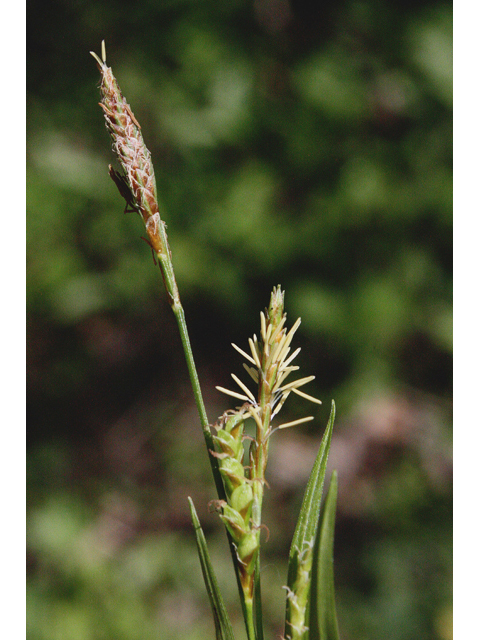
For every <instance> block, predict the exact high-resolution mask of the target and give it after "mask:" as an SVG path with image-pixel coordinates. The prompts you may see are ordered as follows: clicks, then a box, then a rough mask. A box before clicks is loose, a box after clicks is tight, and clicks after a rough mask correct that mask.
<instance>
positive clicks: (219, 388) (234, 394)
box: [215, 387, 251, 403]
mask: <svg viewBox="0 0 480 640" xmlns="http://www.w3.org/2000/svg"><path fill="white" fill-rule="evenodd" d="M215 389H217V391H221V392H222V393H226V394H227V396H232V398H238V399H239V400H244V401H245V402H248V403H250V402H251V400H250V398H247V396H244V395H242V394H241V393H237V392H236V391H230V390H229V389H225V388H224V387H215Z"/></svg>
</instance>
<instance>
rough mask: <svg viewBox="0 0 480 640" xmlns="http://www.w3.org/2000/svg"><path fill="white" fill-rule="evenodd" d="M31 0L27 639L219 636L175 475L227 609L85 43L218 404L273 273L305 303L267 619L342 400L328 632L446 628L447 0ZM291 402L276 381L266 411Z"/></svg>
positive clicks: (155, 290) (272, 510) (279, 444)
mask: <svg viewBox="0 0 480 640" xmlns="http://www.w3.org/2000/svg"><path fill="white" fill-rule="evenodd" d="M27 9H28V34H27V45H28V48H27V64H28V69H27V83H28V84H27V108H28V122H27V133H28V137H27V179H28V194H27V198H28V239H27V260H28V261H27V270H28V271H27V274H28V282H27V293H28V318H27V329H28V379H27V384H28V437H29V444H28V452H27V465H28V467H27V469H28V489H29V490H28V503H27V515H28V530H27V534H28V553H27V581H28V582H27V584H28V591H27V604H28V623H27V625H28V638H29V639H30V640H64V639H65V640H134V639H135V640H137V639H138V638H142V640H149V639H154V638H168V639H169V640H170V639H171V640H177V639H178V640H196V639H201V638H211V637H213V624H212V621H211V618H210V612H209V609H208V602H207V596H206V594H205V591H204V587H203V583H202V578H201V572H200V566H199V563H198V559H197V557H196V551H195V546H194V536H193V531H192V527H191V524H190V520H189V515H188V507H187V496H188V495H191V496H192V497H193V498H194V501H195V503H196V505H197V510H198V512H199V515H200V517H201V519H202V522H203V524H204V527H205V531H206V534H207V538H208V540H209V545H210V548H211V554H212V558H213V562H214V564H215V568H216V570H217V572H218V577H219V581H220V584H221V588H222V591H223V592H224V595H225V598H226V600H227V604H228V607H229V611H230V612H231V616H232V619H233V620H234V623H235V625H236V627H237V628H238V629H239V630H240V629H241V619H240V612H239V610H238V606H237V597H236V586H235V584H234V580H233V574H232V569H231V566H230V556H229V553H228V550H227V547H226V543H225V536H224V533H223V531H222V528H221V526H220V523H219V521H218V517H217V516H216V515H215V514H210V513H209V512H208V506H207V505H208V502H209V501H210V500H212V499H213V498H214V497H215V493H214V489H213V486H212V481H211V477H210V470H209V465H208V459H207V454H206V452H205V449H204V444H203V437H202V434H201V429H200V426H199V421H198V418H197V415H196V410H195V406H194V403H193V399H192V393H191V389H190V387H189V383H188V375H187V371H186V366H185V362H184V357H183V353H182V350H181V344H180V340H179V337H178V334H177V330H176V325H175V321H174V318H173V315H172V313H171V311H170V308H169V306H168V304H167V301H166V297H165V293H164V291H163V287H162V282H161V276H160V274H159V272H158V268H155V267H154V265H153V261H152V257H151V254H150V251H149V249H148V247H147V245H146V244H145V243H144V242H143V241H142V240H141V239H140V236H141V235H145V232H144V230H143V229H142V224H141V221H140V219H139V218H138V216H135V215H134V214H125V215H123V213H122V211H123V206H124V203H123V201H122V200H121V198H120V196H119V194H118V192H117V191H116V188H115V185H114V184H113V183H112V182H111V181H110V179H109V177H108V174H107V166H108V163H109V162H112V161H113V155H112V153H111V151H110V139H109V136H108V134H107V132H106V130H105V128H104V125H103V116H102V112H101V109H100V107H98V105H97V102H98V101H99V91H98V84H99V73H98V70H97V68H96V65H95V62H94V60H93V59H92V58H91V56H90V55H89V53H88V52H89V51H90V50H94V51H96V52H97V53H98V54H99V53H100V42H101V40H102V39H105V40H106V46H107V62H108V64H109V65H111V66H112V67H113V70H114V73H115V75H116V77H117V79H118V81H119V83H120V86H121V87H122V89H123V92H124V94H125V96H126V97H127V100H128V102H129V103H130V105H131V107H132V109H133V111H134V113H135V116H136V118H137V119H138V120H139V121H140V123H141V124H142V132H143V135H144V138H145V141H146V143H147V145H148V146H149V148H150V150H151V152H152V156H153V159H154V164H155V172H156V179H157V186H158V190H159V194H160V199H161V202H162V205H163V207H164V215H163V217H164V219H165V221H166V222H167V224H168V234H169V240H170V245H171V248H172V252H173V261H174V266H175V270H176V274H177V282H178V285H179V288H180V294H181V297H182V300H183V304H184V307H185V310H186V314H187V321H188V325H189V330H190V333H191V339H192V343H193V349H194V354H195V358H196V361H197V365H198V369H199V374H200V379H201V382H202V387H203V389H204V395H205V401H206V404H207V411H208V414H209V416H210V419H211V420H212V421H213V420H215V418H216V417H217V416H218V415H220V414H221V413H222V412H223V411H224V410H225V409H227V408H231V407H232V406H234V405H235V401H233V400H232V402H229V400H228V398H226V397H222V396H221V395H220V394H219V393H218V392H217V391H216V390H215V388H214V387H215V385H223V386H231V384H230V372H232V371H233V372H235V373H236V374H237V375H242V368H241V357H240V356H239V355H238V354H237V353H236V352H235V351H234V350H233V349H232V348H231V346H230V343H231V342H232V341H233V342H235V343H237V344H238V345H239V346H241V347H242V348H245V347H246V345H247V339H248V337H249V336H251V335H253V333H257V335H258V333H259V312H260V310H262V309H263V308H264V307H265V306H266V305H267V304H268V301H269V296H270V292H271V290H272V288H273V286H275V285H277V284H279V283H280V284H281V285H282V288H284V289H285V291H286V297H285V302H286V311H287V313H288V319H289V325H291V324H293V322H294V321H295V319H296V318H297V317H298V316H301V317H302V324H301V327H300V329H299V331H298V332H297V337H296V340H295V343H294V346H301V347H302V351H301V353H300V355H299V356H298V358H297V363H298V364H299V365H301V371H300V374H302V375H310V374H314V375H315V376H316V380H315V381H314V382H313V383H311V384H310V385H309V386H308V388H306V391H308V392H309V393H312V394H313V395H316V396H317V397H320V398H321V399H322V400H323V406H322V407H321V408H319V409H318V408H315V407H313V411H314V413H315V416H316V419H315V421H314V422H312V423H311V424H307V425H301V426H299V427H296V428H294V429H292V430H287V431H285V432H279V433H277V434H276V435H275V437H274V439H273V440H272V450H271V458H270V463H269V469H268V471H267V478H268V480H269V483H270V486H271V488H270V490H269V491H268V492H267V496H266V501H265V502H266V505H265V518H264V521H265V523H266V524H267V525H268V528H269V530H270V539H269V541H268V543H266V544H265V545H264V551H263V554H264V559H263V567H264V569H263V574H264V580H263V582H264V586H263V590H264V594H265V611H266V625H267V628H266V634H267V637H268V638H275V637H278V636H279V635H280V634H281V633H282V619H283V610H284V597H285V592H284V590H282V589H281V587H282V585H283V584H285V582H286V558H287V555H288V548H289V543H290V540H291V536H292V533H293V528H294V525H295V521H296V517H297V514H298V509H299V505H300V501H301V498H302V495H303V491H304V488H305V483H306V479H307V476H308V473H309V471H310V468H311V465H312V462H313V459H314V456H315V453H316V451H317V449H318V445H319V442H320V439H321V435H322V432H323V429H324V427H325V425H326V421H327V418H328V413H329V407H330V401H331V399H332V398H334V399H335V401H336V403H337V416H338V417H337V423H336V431H335V435H334V442H333V445H332V452H331V457H330V461H331V465H332V468H333V467H335V468H337V469H338V471H339V483H340V494H339V503H338V516H337V528H336V545H335V556H336V563H335V575H336V586H337V604H338V616H339V624H340V631H341V637H342V639H343V640H349V639H351V640H374V639H375V640H377V639H381V638H388V639H389V640H412V639H415V640H449V639H450V638H452V625H451V360H452V338H451V322H452V316H451V313H452V312H451V306H452V294H451V279H452V273H451V272H452V264H451V263H452V258H451V240H452V231H451V225H452V212H451V191H452V169H451V155H452V150H451V146H452V141H451V137H452V135H451V134H452V122H451V118H452V114H451V111H452V73H451V58H452V10H451V5H450V3H447V2H434V1H430V2H428V1H423V2H418V1H417V2H415V1H409V2H404V1H403V2H400V1H391V2H387V1H386V0H383V1H382V0H358V1H355V0H344V1H340V2H335V3H334V2H323V3H314V2H313V3H312V2H308V3H307V2H293V1H292V2H290V3H289V2H288V0H258V1H257V2H241V1H229V2H211V1H210V2H209V1H203V0H202V1H198V0H197V1H188V0H184V1H181V0H178V1H174V0H171V1H169V2H168V1H165V2H160V1H155V0H150V1H142V2H136V3H135V2H133V3H132V2H131V3H123V2H119V1H116V0H109V1H107V2H92V1H83V0H77V1H71V2H67V1H66V0H64V1H61V0H58V1H57V2H39V1H30V2H28V3H27ZM311 410H312V406H307V403H305V402H303V401H301V400H300V399H298V398H296V399H295V398H291V399H289V401H288V402H287V403H286V405H285V407H284V409H283V411H282V421H286V420H287V419H289V420H293V419H296V418H298V417H301V416H303V415H305V414H307V413H310V411H311ZM237 635H238V637H239V638H241V637H243V632H242V631H241V630H240V631H239V632H238V634H237Z"/></svg>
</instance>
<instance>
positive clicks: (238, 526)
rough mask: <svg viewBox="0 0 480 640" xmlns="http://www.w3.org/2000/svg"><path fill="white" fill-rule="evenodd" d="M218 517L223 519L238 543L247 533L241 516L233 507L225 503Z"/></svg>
mask: <svg viewBox="0 0 480 640" xmlns="http://www.w3.org/2000/svg"><path fill="white" fill-rule="evenodd" d="M220 518H221V519H222V520H223V522H224V524H225V526H226V527H227V529H228V531H229V533H230V535H231V536H232V538H233V540H234V542H235V543H236V544H238V543H239V542H240V541H241V540H242V539H243V538H244V537H245V535H246V533H247V531H246V529H245V524H244V521H243V518H242V516H241V515H240V514H239V513H238V511H235V509H232V508H231V507H229V506H228V505H225V506H224V507H223V513H221V514H220Z"/></svg>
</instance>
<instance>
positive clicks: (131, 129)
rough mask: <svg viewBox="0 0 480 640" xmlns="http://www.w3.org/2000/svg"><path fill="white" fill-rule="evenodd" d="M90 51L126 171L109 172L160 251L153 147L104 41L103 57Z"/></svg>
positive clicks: (109, 127) (115, 147) (108, 122)
mask: <svg viewBox="0 0 480 640" xmlns="http://www.w3.org/2000/svg"><path fill="white" fill-rule="evenodd" d="M90 53H91V54H92V56H93V57H94V58H95V60H96V61H97V64H98V68H99V70H100V73H101V75H102V81H101V84H100V93H101V96H102V101H101V102H100V103H99V104H100V106H101V107H102V109H103V113H104V116H105V123H106V126H107V130H108V132H109V133H110V136H111V137H112V142H113V145H112V148H113V151H114V153H115V155H116V156H117V158H118V161H119V162H120V164H121V166H122V169H123V171H124V174H125V175H124V176H122V175H120V174H118V172H114V171H113V170H111V171H110V175H111V176H112V177H113V175H112V172H113V174H114V175H115V178H114V181H115V183H116V184H117V187H118V188H119V191H120V193H121V195H122V196H123V197H124V198H125V200H126V201H127V205H130V206H133V207H134V208H135V209H136V210H137V211H138V212H139V213H140V215H141V216H142V218H143V221H144V222H145V225H146V228H147V232H148V235H149V238H150V244H151V245H152V248H153V249H154V250H155V251H159V250H161V248H162V247H161V241H160V237H159V235H158V225H159V223H160V213H159V209H158V202H157V189H156V184H155V174H154V171H153V164H152V158H151V154H150V151H149V150H148V149H147V147H146V145H145V142H144V141H143V137H142V134H141V131H140V129H141V127H140V124H139V123H138V121H137V119H136V118H135V116H134V115H133V112H132V110H131V108H130V105H129V104H128V103H127V101H126V100H125V98H124V97H123V94H122V92H121V90H120V87H119V86H118V82H117V80H116V78H115V76H114V75H113V71H112V69H111V67H107V64H106V51H105V41H102V58H101V59H100V57H99V56H98V55H97V54H96V53H94V52H93V51H90ZM122 181H124V185H122ZM121 185H122V187H121ZM125 187H127V188H128V189H129V190H130V191H131V194H132V198H131V201H130V199H129V198H128V197H126V195H128V194H126V193H125Z"/></svg>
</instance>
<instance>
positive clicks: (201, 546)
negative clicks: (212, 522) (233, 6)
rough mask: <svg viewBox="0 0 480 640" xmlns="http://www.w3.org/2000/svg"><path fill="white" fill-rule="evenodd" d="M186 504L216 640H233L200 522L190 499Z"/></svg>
mask: <svg viewBox="0 0 480 640" xmlns="http://www.w3.org/2000/svg"><path fill="white" fill-rule="evenodd" d="M188 502H189V505H190V513H191V516H192V522H193V526H194V529H195V537H196V540H197V549H198V556H199V558H200V564H201V566H202V573H203V579H204V581H205V587H206V589H207V593H208V597H209V599H210V604H211V606H212V612H213V619H214V622H215V633H216V638H217V640H235V638H234V635H233V629H232V625H231V624H230V620H229V618H228V614H227V610H226V608H225V605H224V603H223V598H222V595H221V593H220V590H219V588H218V582H217V578H216V577H215V573H214V571H213V566H212V563H211V561H210V554H209V553H208V549H207V542H206V540H205V535H204V533H203V530H202V526H201V524H200V520H199V519H198V516H197V512H196V510H195V507H194V505H193V501H192V499H191V498H190V497H189V498H188Z"/></svg>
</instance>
